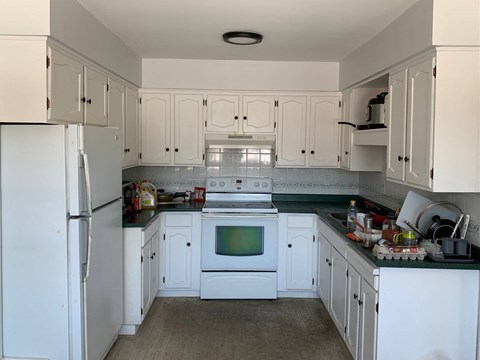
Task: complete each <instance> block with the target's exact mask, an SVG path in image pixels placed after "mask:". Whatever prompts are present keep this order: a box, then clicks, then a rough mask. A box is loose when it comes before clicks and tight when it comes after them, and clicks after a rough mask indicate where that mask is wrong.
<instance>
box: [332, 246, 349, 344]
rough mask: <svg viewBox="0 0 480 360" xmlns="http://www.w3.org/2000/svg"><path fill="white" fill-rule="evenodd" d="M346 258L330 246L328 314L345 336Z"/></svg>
mask: <svg viewBox="0 0 480 360" xmlns="http://www.w3.org/2000/svg"><path fill="white" fill-rule="evenodd" d="M347 266H348V263H347V260H346V259H345V258H344V257H343V256H342V255H341V254H340V253H339V252H338V251H337V250H336V249H335V248H334V247H332V278H331V288H330V314H331V315H332V320H333V322H334V323H335V326H336V327H337V329H338V331H339V332H340V334H341V335H342V337H343V336H345V303H346V293H347V291H346V290H347Z"/></svg>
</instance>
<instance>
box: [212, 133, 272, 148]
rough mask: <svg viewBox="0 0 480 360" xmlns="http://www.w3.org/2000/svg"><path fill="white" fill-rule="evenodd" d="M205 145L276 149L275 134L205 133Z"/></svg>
mask: <svg viewBox="0 0 480 360" xmlns="http://www.w3.org/2000/svg"><path fill="white" fill-rule="evenodd" d="M205 147H206V148H207V149H209V148H225V149H228V148H235V149H239V148H256V149H275V135H274V134H252V135H237V134H205Z"/></svg>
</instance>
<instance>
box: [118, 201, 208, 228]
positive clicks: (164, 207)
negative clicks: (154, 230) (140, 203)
mask: <svg viewBox="0 0 480 360" xmlns="http://www.w3.org/2000/svg"><path fill="white" fill-rule="evenodd" d="M202 207H203V202H197V201H190V202H189V201H187V202H173V203H170V204H159V205H158V206H157V208H156V209H155V210H142V211H141V212H139V213H134V212H128V213H126V214H123V227H124V228H132V227H134V228H143V227H145V226H147V225H148V223H149V222H150V221H152V220H153V219H154V218H155V216H157V215H158V214H159V213H161V212H163V211H202Z"/></svg>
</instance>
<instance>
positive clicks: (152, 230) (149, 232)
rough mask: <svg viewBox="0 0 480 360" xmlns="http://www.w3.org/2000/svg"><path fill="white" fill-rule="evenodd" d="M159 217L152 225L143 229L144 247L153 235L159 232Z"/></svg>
mask: <svg viewBox="0 0 480 360" xmlns="http://www.w3.org/2000/svg"><path fill="white" fill-rule="evenodd" d="M158 220H159V217H158V216H157V217H156V218H155V219H154V220H153V221H152V222H150V224H149V225H148V226H147V227H146V228H145V229H143V231H142V247H144V246H145V244H146V243H148V241H149V240H150V239H151V238H152V236H153V234H155V232H157V231H158V229H159V228H160V227H159V223H158Z"/></svg>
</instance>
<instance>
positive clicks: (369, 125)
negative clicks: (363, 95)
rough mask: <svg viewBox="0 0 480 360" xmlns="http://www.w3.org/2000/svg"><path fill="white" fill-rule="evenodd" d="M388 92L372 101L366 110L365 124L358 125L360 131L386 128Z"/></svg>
mask: <svg viewBox="0 0 480 360" xmlns="http://www.w3.org/2000/svg"><path fill="white" fill-rule="evenodd" d="M387 95H388V92H382V93H380V94H378V95H377V97H376V98H373V99H370V100H369V101H368V105H367V108H366V113H365V114H366V119H365V123H364V124H360V125H357V129H358V130H365V129H381V128H385V127H386V126H385V97H386V96H387Z"/></svg>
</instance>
